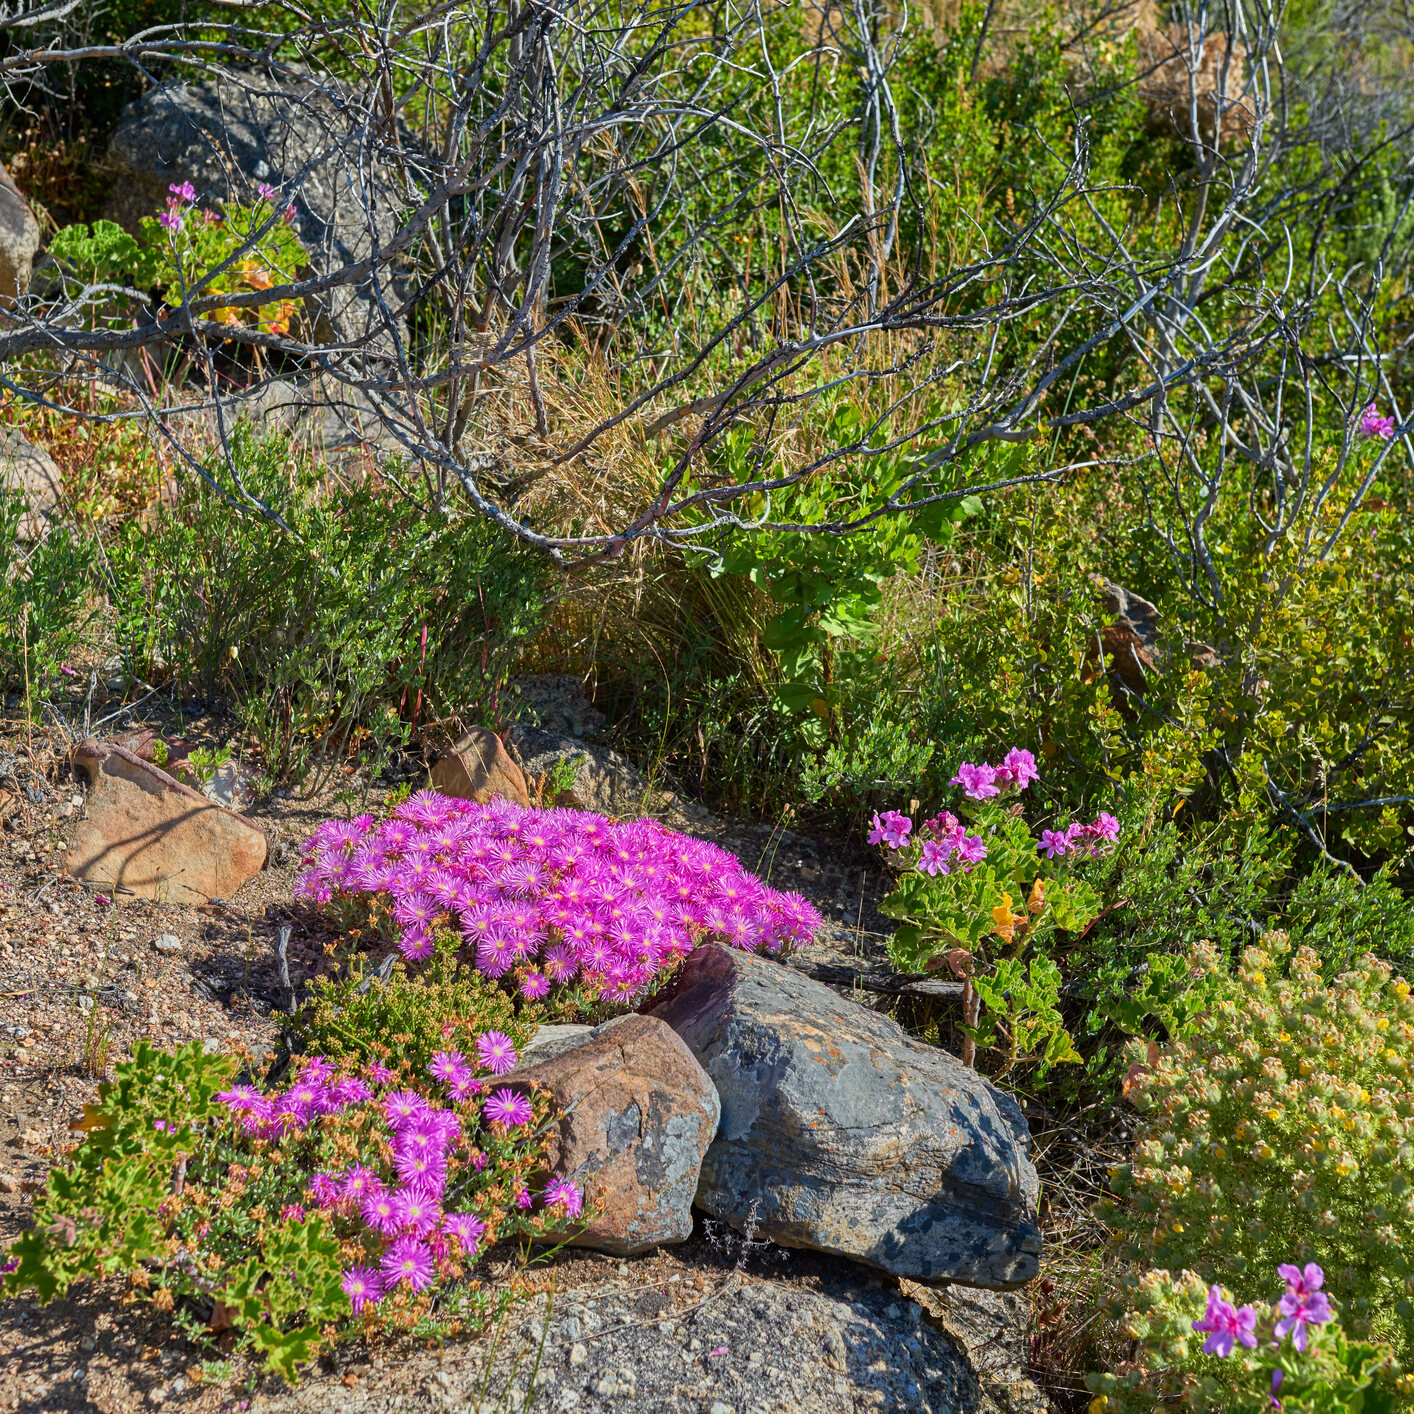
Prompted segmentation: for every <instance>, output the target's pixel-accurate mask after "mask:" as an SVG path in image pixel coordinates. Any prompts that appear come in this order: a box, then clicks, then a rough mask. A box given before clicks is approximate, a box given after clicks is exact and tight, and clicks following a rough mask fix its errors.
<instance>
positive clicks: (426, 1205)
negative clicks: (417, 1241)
mask: <svg viewBox="0 0 1414 1414" xmlns="http://www.w3.org/2000/svg"><path fill="white" fill-rule="evenodd" d="M393 1215H394V1217H395V1218H396V1219H397V1222H398V1226H399V1227H400V1228H402V1229H403V1230H404V1231H405V1232H410V1233H413V1234H414V1235H415V1236H417V1237H423V1236H425V1235H426V1234H427V1233H429V1232H431V1231H432V1229H433V1228H434V1227H436V1226H437V1224H438V1223H439V1222H440V1221H441V1220H442V1210H441V1208H440V1207H439V1206H438V1203H437V1200H436V1198H434V1197H433V1196H432V1194H430V1193H428V1192H425V1191H424V1190H422V1189H419V1188H404V1189H402V1190H400V1191H399V1192H397V1193H395V1194H394V1195H393Z"/></svg>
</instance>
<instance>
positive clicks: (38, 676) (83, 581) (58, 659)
mask: <svg viewBox="0 0 1414 1414" xmlns="http://www.w3.org/2000/svg"><path fill="white" fill-rule="evenodd" d="M28 510H29V507H28V504H27V503H26V500H25V497H24V495H23V494H22V493H21V492H19V491H11V490H8V489H6V488H4V487H0V690H3V688H4V687H6V686H8V685H10V684H13V685H15V686H17V687H19V688H21V689H27V690H28V697H27V699H26V703H25V705H26V709H27V710H28V711H29V712H31V713H33V712H34V711H35V709H36V704H37V703H38V702H39V700H40V698H41V696H43V695H44V689H45V687H46V686H47V685H48V683H49V680H50V679H51V678H52V677H53V675H54V674H56V673H57V672H58V671H59V669H60V667H61V666H62V665H63V663H64V661H65V659H66V658H67V657H68V656H69V654H70V653H71V652H72V651H73V648H74V645H75V644H76V643H77V642H78V640H79V636H80V634H81V633H82V632H83V629H84V626H85V624H86V623H87V622H88V619H89V617H90V611H89V609H88V607H87V601H88V599H89V596H90V594H91V592H92V588H93V582H94V554H93V550H92V547H91V546H90V545H88V544H87V543H86V542H85V541H82V540H79V539H76V538H75V537H74V536H73V535H72V534H71V533H70V531H69V530H68V529H67V528H66V527H65V526H63V525H51V526H50V527H49V528H48V530H47V531H46V533H45V534H44V536H43V537H42V538H41V539H40V540H38V541H37V542H36V543H34V544H33V545H23V544H21V542H20V540H19V528H20V522H21V521H22V520H23V519H24V517H25V516H26V514H27V513H28Z"/></svg>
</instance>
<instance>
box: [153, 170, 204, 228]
mask: <svg viewBox="0 0 1414 1414" xmlns="http://www.w3.org/2000/svg"><path fill="white" fill-rule="evenodd" d="M167 190H168V191H169V192H170V193H171V195H170V196H169V197H168V198H167V209H166V210H165V211H164V212H162V214H161V215H160V216H158V218H157V221H158V224H159V225H162V226H165V227H166V228H167V230H169V231H180V230H181V229H182V227H183V226H184V225H186V211H187V207H189V206H191V205H193V204H194V203H195V201H196V188H195V187H194V186H192V184H191V183H190V182H173V183H172V185H171V186H169V187H168V188H167Z"/></svg>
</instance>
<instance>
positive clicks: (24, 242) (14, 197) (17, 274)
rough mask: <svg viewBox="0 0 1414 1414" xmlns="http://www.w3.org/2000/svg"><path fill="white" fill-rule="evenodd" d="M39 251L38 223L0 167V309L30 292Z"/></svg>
mask: <svg viewBox="0 0 1414 1414" xmlns="http://www.w3.org/2000/svg"><path fill="white" fill-rule="evenodd" d="M38 249H39V222H37V221H36V220H35V219H34V212H33V211H31V210H30V209H29V202H27V201H26V200H25V197H24V193H23V192H22V191H21V190H20V189H19V187H18V186H16V185H15V179H14V178H13V177H12V176H11V175H10V174H9V173H8V172H7V171H6V170H5V169H4V167H0V306H4V305H6V304H9V303H10V302H12V301H13V300H14V299H15V298H16V297H17V296H19V295H22V294H24V292H25V291H26V290H27V289H28V288H29V277H30V273H31V271H32V270H33V268H34V255H35V252H36V251H37V250H38Z"/></svg>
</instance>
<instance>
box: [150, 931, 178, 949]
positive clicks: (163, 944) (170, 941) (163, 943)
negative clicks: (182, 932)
mask: <svg viewBox="0 0 1414 1414" xmlns="http://www.w3.org/2000/svg"><path fill="white" fill-rule="evenodd" d="M152 946H153V947H154V948H155V949H156V950H157V951H158V952H169V953H170V952H181V950H182V940H181V939H180V938H179V937H178V936H177V935H176V934H175V933H163V934H161V935H160V936H159V937H156V938H154V939H153V940H152Z"/></svg>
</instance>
